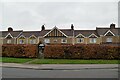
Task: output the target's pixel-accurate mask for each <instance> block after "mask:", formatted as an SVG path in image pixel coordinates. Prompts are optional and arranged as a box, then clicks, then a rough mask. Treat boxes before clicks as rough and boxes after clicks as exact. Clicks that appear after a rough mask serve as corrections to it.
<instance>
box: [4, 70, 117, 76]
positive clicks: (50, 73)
mask: <svg viewBox="0 0 120 80" xmlns="http://www.w3.org/2000/svg"><path fill="white" fill-rule="evenodd" d="M2 77H3V78H118V69H81V70H34V69H20V68H2Z"/></svg>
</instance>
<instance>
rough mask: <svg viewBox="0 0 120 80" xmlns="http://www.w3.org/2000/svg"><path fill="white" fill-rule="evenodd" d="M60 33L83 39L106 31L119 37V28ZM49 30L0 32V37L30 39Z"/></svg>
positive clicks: (63, 30)
mask: <svg viewBox="0 0 120 80" xmlns="http://www.w3.org/2000/svg"><path fill="white" fill-rule="evenodd" d="M59 30H60V31H62V32H63V33H64V34H65V35H67V36H73V31H74V36H77V35H79V34H82V35H84V36H85V37H88V36H90V35H91V34H92V33H93V34H95V35H96V36H100V35H104V34H105V33H106V32H107V31H108V30H110V31H112V32H113V33H114V34H115V35H120V28H112V29H111V28H98V27H97V28H96V30H72V29H59ZM49 31H51V30H50V29H49V30H47V29H46V30H42V31H23V30H19V31H10V32H9V31H0V33H2V37H6V36H7V35H8V33H10V34H11V35H12V36H13V37H17V36H18V37H19V36H20V35H24V36H25V37H30V36H31V35H35V36H36V37H38V36H44V35H45V34H47V33H48V32H49Z"/></svg>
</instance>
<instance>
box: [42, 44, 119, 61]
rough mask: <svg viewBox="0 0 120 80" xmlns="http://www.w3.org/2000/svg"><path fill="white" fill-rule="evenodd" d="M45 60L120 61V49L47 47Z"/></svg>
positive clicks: (79, 46)
mask: <svg viewBox="0 0 120 80" xmlns="http://www.w3.org/2000/svg"><path fill="white" fill-rule="evenodd" d="M44 57H45V58H65V59H120V47H119V46H111V45H109V46H108V45H102V44H100V45H98V44H95V45H91V44H88V45H47V46H46V47H45V50H44Z"/></svg>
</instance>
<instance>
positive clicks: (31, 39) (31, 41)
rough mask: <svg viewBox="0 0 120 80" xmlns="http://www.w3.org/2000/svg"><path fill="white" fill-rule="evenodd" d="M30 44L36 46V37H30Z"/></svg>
mask: <svg viewBox="0 0 120 80" xmlns="http://www.w3.org/2000/svg"><path fill="white" fill-rule="evenodd" d="M29 43H30V44H36V37H35V36H34V35H32V36H30V37H29Z"/></svg>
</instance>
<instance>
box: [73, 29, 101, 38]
mask: <svg viewBox="0 0 120 80" xmlns="http://www.w3.org/2000/svg"><path fill="white" fill-rule="evenodd" d="M74 34H75V36H77V35H79V34H82V35H84V36H85V37H88V36H90V35H91V34H95V35H96V36H99V35H98V33H97V31H96V30H74Z"/></svg>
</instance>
